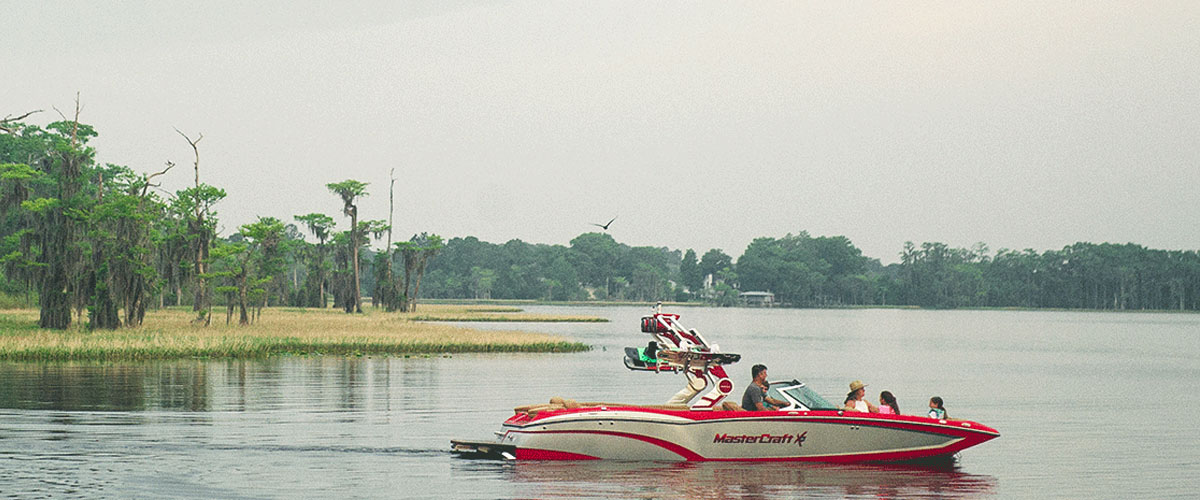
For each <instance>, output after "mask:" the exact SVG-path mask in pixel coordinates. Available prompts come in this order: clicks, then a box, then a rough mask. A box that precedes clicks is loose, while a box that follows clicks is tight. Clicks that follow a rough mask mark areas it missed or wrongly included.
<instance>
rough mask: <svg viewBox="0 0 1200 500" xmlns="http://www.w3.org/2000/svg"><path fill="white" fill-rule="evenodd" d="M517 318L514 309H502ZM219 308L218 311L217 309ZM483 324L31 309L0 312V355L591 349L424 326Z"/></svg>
mask: <svg viewBox="0 0 1200 500" xmlns="http://www.w3.org/2000/svg"><path fill="white" fill-rule="evenodd" d="M503 312H504V313H507V315H508V316H509V318H510V319H508V321H518V320H520V319H519V318H521V317H522V316H521V314H522V313H520V312H519V311H510V310H505V311H503ZM218 313H219V314H218ZM421 315H425V316H427V317H440V318H456V319H441V320H439V321H473V320H472V319H469V318H484V319H475V320H474V321H486V317H487V316H489V315H499V314H498V312H497V311H496V310H495V308H487V307H477V306H446V305H426V304H423V305H421V306H419V310H418V312H415V313H386V312H383V311H382V310H374V309H368V310H367V311H366V312H365V313H363V314H346V313H345V312H342V311H339V310H335V309H307V308H267V309H264V310H263V312H262V316H261V317H260V318H259V319H258V320H257V321H256V322H255V323H253V324H250V325H245V326H239V325H238V324H237V315H236V314H235V315H234V317H233V319H232V321H231V322H230V324H226V323H225V314H224V310H214V314H213V318H212V323H211V324H210V325H209V326H208V327H203V326H194V325H192V320H193V319H194V318H195V314H194V313H193V312H192V311H191V310H190V309H187V308H167V309H162V310H154V311H150V312H148V313H147V314H146V319H145V322H144V323H143V325H142V326H140V327H136V328H121V329H117V330H88V329H86V327H85V326H83V325H76V326H74V327H72V328H71V329H68V330H46V329H41V328H38V327H37V318H38V310H37V309H9V310H3V311H0V360H8V361H55V360H64V361H65V360H93V361H106V360H151V359H181V358H266V357H272V356H296V355H300V356H306V355H334V356H366V355H384V356H400V355H411V354H444V353H467V352H578V351H586V350H589V349H590V348H591V347H590V346H588V345H587V344H583V343H580V342H574V341H571V340H570V339H566V338H563V337H560V336H556V335H549V334H543V333H533V332H523V331H490V330H488V331H482V330H474V329H470V328H462V327H458V326H453V325H446V324H437V323H430V322H426V321H424V320H422V318H421V317H420V316H421ZM596 320H597V318H592V317H588V316H564V317H556V316H552V315H529V316H528V317H527V318H524V321H535V322H536V321H596Z"/></svg>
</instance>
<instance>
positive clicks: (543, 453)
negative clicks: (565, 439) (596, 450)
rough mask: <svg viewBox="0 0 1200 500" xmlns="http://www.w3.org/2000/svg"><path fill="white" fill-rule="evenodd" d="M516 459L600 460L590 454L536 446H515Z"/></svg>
mask: <svg viewBox="0 0 1200 500" xmlns="http://www.w3.org/2000/svg"><path fill="white" fill-rule="evenodd" d="M517 460H600V459H599V458H596V457H593V456H590V455H581V454H579V453H571V452H567V451H554V450H539V449H536V448H517Z"/></svg>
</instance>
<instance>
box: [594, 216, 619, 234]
mask: <svg viewBox="0 0 1200 500" xmlns="http://www.w3.org/2000/svg"><path fill="white" fill-rule="evenodd" d="M614 220H617V218H616V217H613V218H612V219H610V220H609V221H608V223H607V224H596V223H595V222H592V223H591V224H592V225H593V226H596V227H598V228H600V229H603V230H605V231H608V226H611V225H612V221H614Z"/></svg>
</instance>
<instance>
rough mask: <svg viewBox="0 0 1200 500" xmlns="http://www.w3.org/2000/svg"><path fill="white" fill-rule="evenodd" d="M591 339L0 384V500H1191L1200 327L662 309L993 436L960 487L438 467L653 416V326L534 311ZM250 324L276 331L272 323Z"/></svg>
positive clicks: (916, 475)
mask: <svg viewBox="0 0 1200 500" xmlns="http://www.w3.org/2000/svg"><path fill="white" fill-rule="evenodd" d="M528 310H529V311H531V312H538V313H559V314H592V315H598V316H604V317H607V318H609V319H611V320H612V322H611V323H601V324H500V325H481V324H471V325H470V326H472V327H476V328H496V329H528V330H535V331H545V332H551V333H559V334H563V335H566V336H570V337H572V338H574V339H577V340H581V341H583V342H587V343H589V344H592V345H594V346H595V350H593V351H591V352H587V353H576V354H540V355H455V356H453V357H449V358H437V357H434V358H420V357H418V358H357V359H340V358H285V359H272V360H266V361H179V362H156V363H123V364H95V363H67V364H45V363H0V497H3V498H36V497H55V498H415V497H453V498H581V497H617V498H780V497H813V498H843V497H849V498H980V497H993V498H1015V497H1038V498H1045V497H1065V498H1095V497H1108V498H1139V497H1141V498H1145V497H1153V498H1169V497H1179V498H1194V497H1195V494H1196V489H1197V488H1198V487H1200V479H1197V477H1196V474H1197V472H1200V437H1197V431H1200V426H1198V425H1197V421H1198V420H1197V412H1198V411H1200V315H1195V314H1139V313H1130V314H1120V313H1076V312H1012V311H906V310H847V311H835V310H749V309H707V308H680V309H677V310H675V311H672V312H679V313H681V314H683V318H682V320H683V323H684V324H685V325H686V326H688V327H691V328H696V329H698V330H700V331H701V332H702V333H704V334H705V335H706V336H707V337H708V338H709V340H710V341H713V342H716V343H718V344H720V345H721V348H722V350H724V351H726V352H737V353H741V354H742V355H743V361H742V362H741V363H739V364H737V365H734V366H733V367H732V373H733V374H734V382H735V383H736V384H737V386H738V387H737V389H735V393H736V394H735V396H734V397H740V394H741V389H742V387H744V385H745V384H746V383H747V382H748V381H749V379H750V375H749V371H750V366H751V365H753V364H755V363H765V364H766V365H767V366H768V367H769V368H770V375H771V378H772V379H784V378H798V379H801V380H804V381H806V382H807V383H808V384H809V385H810V386H812V387H813V388H814V389H816V390H817V391H818V392H820V393H821V394H823V395H825V396H826V398H827V399H830V400H838V401H840V399H841V396H843V395H844V394H845V392H846V391H847V385H848V384H849V382H850V381H851V380H854V379H862V380H863V381H865V382H866V383H867V384H869V385H868V394H869V395H870V396H871V397H872V398H877V397H878V393H879V391H880V390H885V389H886V390H890V391H892V392H893V393H895V394H896V395H897V397H898V398H899V403H900V406H901V408H902V409H903V410H904V412H906V413H913V412H918V411H920V410H922V409H923V408H924V407H925V405H926V402H927V401H928V399H929V397H930V396H933V395H938V396H942V398H944V399H945V400H946V407H947V409H948V410H949V412H950V415H951V416H953V417H956V418H966V419H971V420H977V421H979V422H982V423H985V424H987V425H990V426H992V427H995V428H996V429H998V430H999V431H1000V432H1001V437H1000V438H999V439H996V440H993V441H991V442H988V443H985V444H983V445H981V446H979V447H976V448H972V449H969V450H966V451H965V452H963V454H962V457H961V460H960V462H959V465H958V468H957V469H956V470H954V471H929V470H922V469H915V468H904V467H863V466H854V467H847V466H824V465H810V464H809V465H796V464H778V463H774V464H754V465H750V464H730V463H720V464H688V463H594V462H581V463H517V464H513V463H502V462H488V461H466V460H457V459H453V458H451V456H450V454H449V453H448V449H449V440H450V439H451V438H472V439H488V438H490V437H491V435H492V431H493V430H496V429H499V425H500V422H502V421H503V420H504V419H505V418H507V417H508V416H509V415H511V414H512V410H511V408H512V407H513V406H517V405H520V404H525V403H532V402H544V401H546V400H547V399H548V398H549V397H551V396H563V397H571V398H575V399H578V400H597V401H611V400H620V401H626V402H631V403H661V402H664V401H665V400H666V399H667V398H669V397H670V396H671V395H672V394H674V393H675V392H676V391H677V390H678V389H679V388H680V387H681V386H682V384H683V378H682V377H680V376H678V375H668V374H662V375H657V374H650V373H642V372H631V371H628V370H626V369H625V368H624V366H623V365H622V364H621V356H622V351H621V348H622V347H623V346H627V345H644V344H645V342H646V341H647V339H648V336H647V335H645V334H643V333H640V332H639V331H638V323H637V320H638V318H639V317H640V316H641V315H643V314H644V313H646V312H647V311H648V310H649V308H634V307H620V308H617V307H613V308H608V307H605V308H586V307H530V308H528ZM266 314H270V312H269V311H268V312H267V313H266Z"/></svg>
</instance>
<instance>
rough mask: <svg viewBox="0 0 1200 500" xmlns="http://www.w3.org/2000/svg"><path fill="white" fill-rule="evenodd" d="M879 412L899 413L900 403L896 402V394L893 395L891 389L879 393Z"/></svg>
mask: <svg viewBox="0 0 1200 500" xmlns="http://www.w3.org/2000/svg"><path fill="white" fill-rule="evenodd" d="M879 413H883V414H887V415H899V414H900V404H899V403H897V402H896V396H893V395H892V393H891V392H889V391H883V392H881V393H879Z"/></svg>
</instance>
